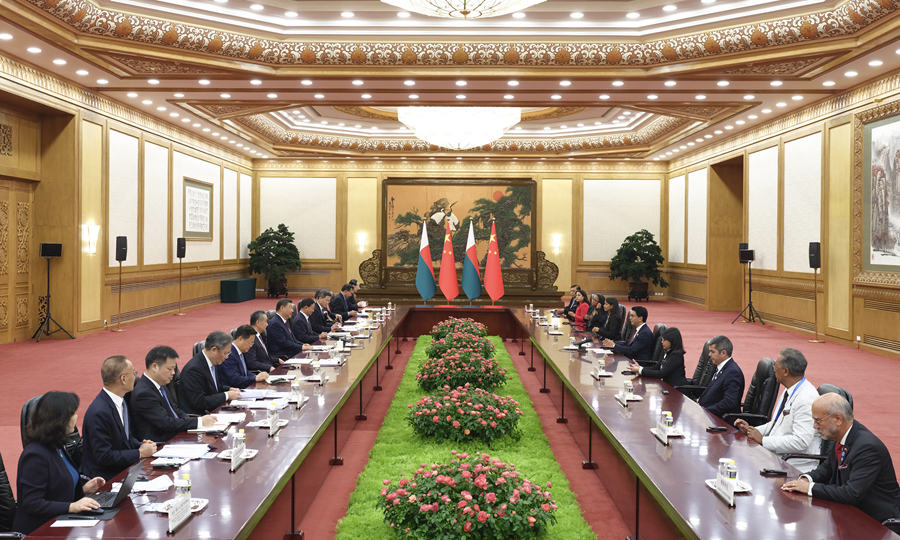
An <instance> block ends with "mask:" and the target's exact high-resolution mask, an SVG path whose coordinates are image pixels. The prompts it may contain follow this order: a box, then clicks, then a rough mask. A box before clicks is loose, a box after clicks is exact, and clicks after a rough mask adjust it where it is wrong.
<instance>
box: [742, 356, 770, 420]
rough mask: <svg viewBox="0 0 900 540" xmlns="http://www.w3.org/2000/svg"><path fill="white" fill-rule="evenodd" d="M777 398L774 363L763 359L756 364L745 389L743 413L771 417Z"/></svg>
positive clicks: (768, 359)
mask: <svg viewBox="0 0 900 540" xmlns="http://www.w3.org/2000/svg"><path fill="white" fill-rule="evenodd" d="M777 397H778V379H776V378H775V361H774V360H772V359H771V358H763V359H761V360H760V361H759V362H758V363H757V364H756V371H755V372H754V373H753V378H752V379H750V387H749V388H747V395H746V396H745V397H744V404H743V411H744V412H745V413H752V414H763V415H765V416H766V417H771V416H772V407H774V406H775V399H776V398H777ZM762 423H765V422H762Z"/></svg>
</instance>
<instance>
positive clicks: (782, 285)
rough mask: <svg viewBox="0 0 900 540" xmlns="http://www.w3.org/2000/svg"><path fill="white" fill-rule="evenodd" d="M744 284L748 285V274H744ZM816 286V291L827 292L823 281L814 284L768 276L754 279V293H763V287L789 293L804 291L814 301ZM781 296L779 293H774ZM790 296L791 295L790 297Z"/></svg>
mask: <svg viewBox="0 0 900 540" xmlns="http://www.w3.org/2000/svg"><path fill="white" fill-rule="evenodd" d="M744 283H748V277H747V274H744ZM814 286H815V291H816V292H819V293H822V292H825V285H824V284H823V282H822V281H818V282H816V283H815V285H814V284H813V282H812V281H806V280H802V279H793V278H778V277H767V276H757V277H755V278H753V291H754V292H756V291H762V289H761V287H769V288H771V289H785V290H789V291H802V292H804V293H808V294H809V299H810V300H812V292H813V287H814ZM773 294H779V293H773ZM788 296H790V295H788ZM798 298H800V297H798Z"/></svg>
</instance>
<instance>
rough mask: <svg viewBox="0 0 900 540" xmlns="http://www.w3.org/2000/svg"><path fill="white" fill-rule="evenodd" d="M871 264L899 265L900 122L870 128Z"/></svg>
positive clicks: (889, 122) (894, 120)
mask: <svg viewBox="0 0 900 540" xmlns="http://www.w3.org/2000/svg"><path fill="white" fill-rule="evenodd" d="M868 152H869V155H868V156H867V157H868V158H869V160H870V161H871V163H870V168H869V170H868V172H869V173H870V176H869V179H868V180H869V182H868V185H869V191H868V194H867V195H868V198H869V213H870V219H869V241H870V249H869V264H871V265H878V266H900V121H898V120H896V118H894V119H891V120H889V121H888V122H885V123H882V124H881V125H875V126H874V127H872V128H871V145H870V146H869V150H868Z"/></svg>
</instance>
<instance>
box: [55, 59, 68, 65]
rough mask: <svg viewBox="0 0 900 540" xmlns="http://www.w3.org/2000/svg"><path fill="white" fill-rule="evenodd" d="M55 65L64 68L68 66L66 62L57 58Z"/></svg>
mask: <svg viewBox="0 0 900 540" xmlns="http://www.w3.org/2000/svg"><path fill="white" fill-rule="evenodd" d="M53 63H54V64H56V65H57V66H64V65H66V61H65V60H63V59H62V58H57V59H56V60H54V61H53Z"/></svg>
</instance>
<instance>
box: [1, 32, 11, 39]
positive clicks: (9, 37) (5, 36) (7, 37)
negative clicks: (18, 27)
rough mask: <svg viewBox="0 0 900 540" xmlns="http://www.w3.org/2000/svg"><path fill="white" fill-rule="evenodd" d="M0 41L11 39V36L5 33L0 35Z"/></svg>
mask: <svg viewBox="0 0 900 540" xmlns="http://www.w3.org/2000/svg"><path fill="white" fill-rule="evenodd" d="M0 39H2V40H4V41H6V40H10V39H12V34H7V33H6V32H4V33H2V34H0Z"/></svg>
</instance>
